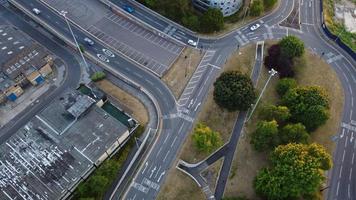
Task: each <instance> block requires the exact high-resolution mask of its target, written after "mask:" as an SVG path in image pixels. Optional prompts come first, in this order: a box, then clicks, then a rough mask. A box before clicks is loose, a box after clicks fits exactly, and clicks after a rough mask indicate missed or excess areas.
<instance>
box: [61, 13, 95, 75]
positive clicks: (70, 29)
mask: <svg viewBox="0 0 356 200" xmlns="http://www.w3.org/2000/svg"><path fill="white" fill-rule="evenodd" d="M67 13H68V12H67V11H64V10H62V11H61V12H60V13H59V14H60V15H62V16H63V17H64V20H65V21H66V23H67V26H68V29H69V31H70V33H71V34H72V37H73V39H74V42H75V45H76V46H77V48H78V51H79V54H80V56H81V57H82V59H83V62H84V64H85V67H86V68H87V69H89V67H88V63H87V61H85V58H84V55H83V52H82V50H81V49H80V46H79V44H78V41H77V39H76V38H75V35H74V33H73V30H72V28H71V27H70V24H69V22H68V19H67V16H66V14H67Z"/></svg>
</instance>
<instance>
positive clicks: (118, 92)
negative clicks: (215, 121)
mask: <svg viewBox="0 0 356 200" xmlns="http://www.w3.org/2000/svg"><path fill="white" fill-rule="evenodd" d="M96 85H97V86H98V87H99V88H100V89H101V90H103V91H104V92H105V93H107V94H108V95H109V96H111V97H113V98H115V99H116V100H117V101H118V102H119V103H120V104H121V105H122V107H123V108H122V109H124V110H125V112H127V113H129V114H132V116H133V117H134V118H135V119H137V120H138V121H139V122H140V124H142V125H146V123H147V122H148V113H147V110H146V108H145V106H144V105H143V104H142V103H141V102H140V101H139V100H137V99H136V98H135V97H133V96H132V95H130V94H128V93H127V92H125V91H123V90H122V89H120V88H119V87H116V86H115V85H114V84H112V83H111V82H110V81H108V80H106V79H104V80H101V81H99V82H96Z"/></svg>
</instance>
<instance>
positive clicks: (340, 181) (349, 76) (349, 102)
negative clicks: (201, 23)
mask: <svg viewBox="0 0 356 200" xmlns="http://www.w3.org/2000/svg"><path fill="white" fill-rule="evenodd" d="M111 1H112V2H114V3H116V4H117V5H119V6H122V5H124V4H130V3H131V1H130V0H121V1H120V0H111ZM319 3H320V1H313V0H304V1H302V2H301V8H300V11H301V13H300V22H301V23H302V24H301V30H293V29H289V28H285V27H280V26H279V23H280V22H281V21H283V20H284V19H285V18H286V17H287V16H288V15H289V13H290V12H291V11H292V9H293V5H294V1H292V0H290V1H288V0H287V1H281V5H280V7H279V8H278V10H277V11H276V12H275V13H273V14H271V15H268V16H266V17H263V18H261V19H260V20H258V22H255V23H260V24H261V23H262V27H261V28H260V29H258V30H256V31H254V32H251V31H250V30H249V27H250V25H247V26H245V27H243V28H240V29H238V30H235V31H233V32H232V33H230V34H228V35H225V36H224V37H222V38H219V39H217V40H209V39H204V38H203V39H200V43H199V46H200V45H203V47H204V48H206V47H208V48H209V47H211V48H214V49H219V50H220V51H221V50H222V48H224V47H226V46H231V45H239V46H240V47H241V46H243V45H246V44H248V43H251V42H255V41H259V40H267V39H279V38H282V37H284V36H286V35H289V34H293V35H297V36H298V37H300V38H301V39H302V40H303V41H304V42H305V44H306V46H307V47H308V48H309V49H311V50H312V51H314V52H315V54H316V55H319V56H323V57H324V59H325V60H326V61H327V62H328V63H329V64H330V65H331V66H332V67H333V69H334V70H335V71H336V72H337V74H338V76H339V78H340V80H341V81H342V84H343V88H344V91H345V106H344V113H343V123H342V124H341V126H342V127H340V131H339V132H338V133H335V134H336V137H337V138H338V139H337V144H338V145H337V150H336V152H335V155H334V168H333V170H332V171H333V172H332V173H330V174H331V175H330V176H329V177H330V178H331V180H329V183H330V185H329V187H330V188H329V189H328V190H329V191H328V197H329V199H356V194H355V193H356V187H355V183H354V182H355V181H354V179H355V175H354V174H355V170H356V169H353V168H354V150H355V148H356V145H355V144H356V143H355V142H354V136H353V134H354V132H355V131H356V130H355V127H356V122H355V121H356V120H355V116H354V113H353V110H355V109H354V107H353V106H354V103H353V102H354V94H353V91H355V88H356V86H355V84H356V80H355V77H356V72H355V61H354V60H353V59H352V58H350V56H349V55H348V54H347V53H346V52H344V51H343V50H342V49H340V48H339V47H337V46H336V45H335V44H334V43H332V42H330V41H329V39H328V38H327V37H326V36H325V35H324V33H323V32H322V31H321V30H320V27H321V22H320V19H321V18H320V4H319ZM130 5H132V6H134V7H135V9H136V10H137V11H138V13H136V14H135V13H134V15H135V16H136V17H138V18H140V19H141V20H143V21H145V22H147V23H148V24H150V25H151V26H153V27H155V28H157V29H159V30H161V31H163V32H164V30H166V29H167V27H172V26H174V25H172V24H169V23H167V21H166V20H160V18H161V17H160V16H158V15H155V14H151V12H150V11H147V10H145V9H142V7H137V6H136V5H135V4H132V3H131V4H130ZM155 22H157V23H155ZM176 29H177V30H179V31H182V32H184V30H182V29H179V27H176ZM173 33H174V32H173ZM182 35H185V37H182V38H183V39H182V40H181V41H183V42H184V41H186V40H187V39H194V36H193V35H191V34H190V33H185V34H182ZM235 42H236V43H235ZM228 43H229V44H228ZM352 169H353V170H352ZM226 170H227V169H226ZM223 173H226V172H223ZM130 197H132V198H133V197H143V196H141V195H139V192H137V195H131V196H130Z"/></svg>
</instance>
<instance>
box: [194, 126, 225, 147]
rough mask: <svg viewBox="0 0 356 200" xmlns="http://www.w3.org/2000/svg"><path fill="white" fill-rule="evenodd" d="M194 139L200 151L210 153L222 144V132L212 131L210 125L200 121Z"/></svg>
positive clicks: (195, 129)
mask: <svg viewBox="0 0 356 200" xmlns="http://www.w3.org/2000/svg"><path fill="white" fill-rule="evenodd" d="M193 140H194V142H195V146H196V147H197V149H198V150H199V151H202V152H206V153H210V152H212V151H214V150H215V149H217V148H218V147H220V145H221V144H222V140H221V136H220V133H218V132H215V131H212V130H211V129H210V128H209V127H208V126H206V125H204V124H202V123H198V124H197V126H196V127H195V128H194V133H193Z"/></svg>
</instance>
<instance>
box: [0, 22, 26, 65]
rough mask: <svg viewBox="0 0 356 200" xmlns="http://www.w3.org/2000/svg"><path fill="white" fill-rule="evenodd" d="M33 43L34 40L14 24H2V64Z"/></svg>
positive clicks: (0, 31)
mask: <svg viewBox="0 0 356 200" xmlns="http://www.w3.org/2000/svg"><path fill="white" fill-rule="evenodd" d="M32 44H33V40H32V39H31V38H30V37H29V36H27V35H26V34H24V33H22V32H21V31H19V30H18V29H17V28H16V27H14V26H8V25H3V26H0V58H1V60H0V66H1V65H3V64H4V63H6V62H7V61H8V60H9V59H11V58H12V57H13V56H14V55H17V54H18V53H20V52H21V51H23V49H25V48H26V47H28V46H30V45H32Z"/></svg>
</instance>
